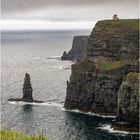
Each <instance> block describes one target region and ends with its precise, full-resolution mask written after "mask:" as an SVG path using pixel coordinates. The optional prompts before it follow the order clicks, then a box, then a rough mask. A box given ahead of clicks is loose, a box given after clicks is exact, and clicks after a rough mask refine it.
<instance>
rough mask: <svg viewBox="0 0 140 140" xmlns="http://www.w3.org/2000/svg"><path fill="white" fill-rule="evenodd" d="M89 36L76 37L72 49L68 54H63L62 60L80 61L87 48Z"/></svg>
mask: <svg viewBox="0 0 140 140" xmlns="http://www.w3.org/2000/svg"><path fill="white" fill-rule="evenodd" d="M87 41H88V36H75V37H74V38H73V44H72V49H71V50H70V51H69V52H68V53H67V52H66V51H65V52H64V53H63V56H62V57H61V60H78V59H80V58H81V56H82V54H83V52H84V49H85V48H86V45H87Z"/></svg>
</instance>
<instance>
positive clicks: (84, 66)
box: [73, 57, 95, 74]
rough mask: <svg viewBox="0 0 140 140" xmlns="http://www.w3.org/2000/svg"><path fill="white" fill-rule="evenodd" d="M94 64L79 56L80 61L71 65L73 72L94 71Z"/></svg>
mask: <svg viewBox="0 0 140 140" xmlns="http://www.w3.org/2000/svg"><path fill="white" fill-rule="evenodd" d="M94 70H95V64H94V63H90V62H88V60H87V58H86V57H83V58H81V60H80V62H78V63H76V64H74V65H73V72H74V73H75V74H76V73H79V72H87V71H88V72H94Z"/></svg>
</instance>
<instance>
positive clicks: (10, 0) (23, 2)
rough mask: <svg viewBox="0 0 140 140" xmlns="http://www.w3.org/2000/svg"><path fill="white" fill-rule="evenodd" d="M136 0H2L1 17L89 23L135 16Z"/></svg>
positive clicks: (137, 1)
mask: <svg viewBox="0 0 140 140" xmlns="http://www.w3.org/2000/svg"><path fill="white" fill-rule="evenodd" d="M138 5H139V0H1V9H2V19H6V20H5V22H6V21H7V20H24V23H25V21H29V20H30V21H31V20H41V21H44V22H46V21H52V22H65V21H67V22H71V21H72V22H91V21H97V20H102V19H111V18H112V16H113V14H117V15H118V16H119V17H120V18H138V16H139V15H138Z"/></svg>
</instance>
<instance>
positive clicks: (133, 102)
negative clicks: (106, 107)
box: [112, 72, 139, 131]
mask: <svg viewBox="0 0 140 140" xmlns="http://www.w3.org/2000/svg"><path fill="white" fill-rule="evenodd" d="M112 126H113V127H114V128H117V127H122V126H123V128H124V130H126V129H127V130H129V131H131V128H132V126H133V127H135V130H137V129H138V128H139V74H138V73H135V72H130V73H128V74H127V76H126V78H125V79H124V80H123V82H122V84H121V86H120V88H119V91H118V110H117V118H116V120H115V121H114V122H113V123H112Z"/></svg>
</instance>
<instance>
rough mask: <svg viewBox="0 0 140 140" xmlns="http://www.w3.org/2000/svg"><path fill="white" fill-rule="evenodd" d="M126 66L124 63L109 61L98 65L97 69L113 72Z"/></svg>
mask: <svg viewBox="0 0 140 140" xmlns="http://www.w3.org/2000/svg"><path fill="white" fill-rule="evenodd" d="M123 65H124V62H123V61H107V62H99V63H97V64H96V68H98V69H100V70H111V69H116V68H119V67H121V66H123Z"/></svg>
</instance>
